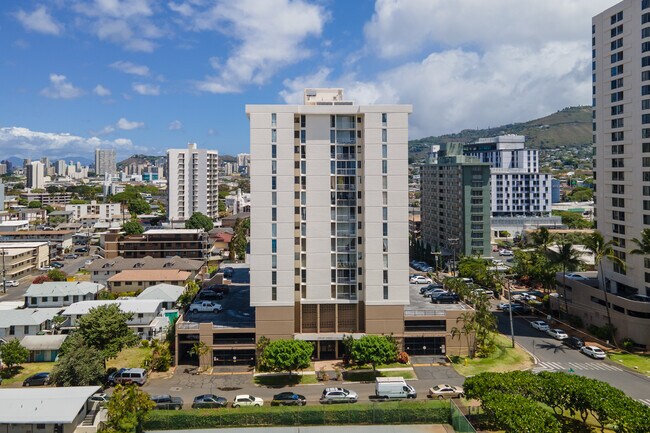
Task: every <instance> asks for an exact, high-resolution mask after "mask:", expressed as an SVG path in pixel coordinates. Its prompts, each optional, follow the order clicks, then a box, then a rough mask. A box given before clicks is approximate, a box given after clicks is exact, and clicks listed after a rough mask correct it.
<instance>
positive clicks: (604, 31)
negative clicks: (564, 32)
mask: <svg viewBox="0 0 650 433" xmlns="http://www.w3.org/2000/svg"><path fill="white" fill-rule="evenodd" d="M591 33H592V34H591V44H592V57H593V58H592V74H593V76H592V81H593V83H592V86H593V87H592V94H593V155H594V157H593V159H594V163H593V166H594V173H593V174H594V176H593V177H594V181H595V183H596V188H595V192H594V201H595V204H596V207H595V214H594V215H595V220H596V228H597V229H598V230H599V231H600V232H601V233H602V234H603V236H604V237H605V241H614V247H613V248H614V254H615V255H616V256H617V257H618V258H620V259H621V260H622V261H623V262H624V263H625V267H623V266H619V265H617V264H615V263H612V262H611V261H609V260H602V261H601V264H600V266H601V268H602V271H603V275H602V276H601V277H600V281H602V283H601V284H603V283H604V286H605V287H604V288H605V289H606V290H607V291H609V292H611V293H618V294H625V295H629V294H633V293H638V294H640V295H646V296H650V262H649V261H648V256H647V255H646V256H644V255H643V254H641V255H639V254H631V253H630V250H632V249H634V248H637V245H636V244H635V243H634V242H632V239H633V238H636V239H642V237H643V236H642V231H643V230H644V229H649V228H650V1H648V0H624V1H622V2H620V3H618V4H616V5H614V6H612V7H610V8H608V9H607V10H605V11H603V12H602V13H600V14H598V15H596V16H595V17H593V19H592V28H591ZM601 288H602V287H601ZM592 300H593V299H592ZM606 302H608V301H607V298H605V301H604V303H606ZM609 302H611V303H612V311H611V313H612V316H616V317H621V315H623V314H624V316H623V317H626V318H627V319H628V320H634V319H630V317H631V316H634V317H636V318H638V317H644V316H643V314H645V317H647V316H648V313H642V312H637V311H634V310H638V311H646V310H642V309H641V308H633V307H630V306H628V305H627V304H624V303H623V304H622V305H625V307H619V306H618V304H620V302H621V301H620V300H618V299H617V300H616V301H612V298H610V300H609ZM604 303H603V304H604ZM619 313H620V314H619ZM633 313H634V314H633ZM603 314H604V313H603ZM590 315H591V313H590ZM608 315H609V313H608ZM636 320H640V319H636ZM594 322H595V321H594ZM646 322H648V321H647V320H646ZM619 324H620V322H619V323H615V326H616V327H618V329H619V330H622V332H619V333H617V338H619V337H621V338H622V337H623V336H630V337H633V339H634V341H637V342H638V341H641V339H638V338H637V337H636V336H633V335H630V332H629V328H627V326H625V327H624V325H622V324H620V325H619ZM629 326H630V327H632V326H634V327H638V329H639V331H640V332H641V328H642V326H641V324H637V322H634V325H631V324H630V325H629ZM644 326H646V328H645V329H646V331H645V334H646V337H647V335H648V332H647V329H648V328H647V323H646V324H644ZM621 328H623V329H621ZM626 334H627V335H626ZM646 341H648V340H647V339H646Z"/></svg>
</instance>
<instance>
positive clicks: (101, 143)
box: [0, 126, 148, 158]
mask: <svg viewBox="0 0 650 433" xmlns="http://www.w3.org/2000/svg"><path fill="white" fill-rule="evenodd" d="M97 147H104V148H109V147H110V148H114V149H116V150H117V152H118V153H120V152H122V153H127V152H129V153H131V152H146V151H147V150H148V149H146V148H144V147H140V146H136V145H134V144H133V142H132V141H131V140H128V139H124V138H118V139H115V140H103V139H100V138H98V137H81V136H78V135H73V134H69V133H62V132H40V131H32V130H30V129H28V128H22V127H15V126H12V127H3V128H0V148H2V150H3V152H4V153H6V154H7V155H12V154H13V155H19V156H23V157H32V158H37V157H40V156H41V155H49V156H50V158H56V157H65V156H70V155H71V154H72V153H78V154H82V153H90V152H93V151H94V149H96V148H97Z"/></svg>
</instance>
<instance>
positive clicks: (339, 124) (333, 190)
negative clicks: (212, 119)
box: [246, 89, 412, 358]
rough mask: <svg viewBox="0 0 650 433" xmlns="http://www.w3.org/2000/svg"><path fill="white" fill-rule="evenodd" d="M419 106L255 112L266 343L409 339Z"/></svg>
mask: <svg viewBox="0 0 650 433" xmlns="http://www.w3.org/2000/svg"><path fill="white" fill-rule="evenodd" d="M411 111H412V107H411V106H410V105H355V104H353V103H352V102H349V101H345V100H344V99H343V90H342V89H307V90H305V101H304V105H247V106H246V113H247V115H248V117H249V119H250V140H251V163H250V169H251V178H250V179H251V202H252V203H254V206H251V254H250V265H251V305H253V306H255V307H256V322H257V324H256V328H257V334H258V337H259V336H260V335H265V336H267V337H269V338H297V339H303V340H308V341H313V342H314V343H315V345H316V352H315V356H317V357H319V358H321V357H329V356H335V355H339V356H340V354H341V341H340V340H341V335H342V334H343V333H347V334H350V333H363V332H365V333H370V334H382V333H384V334H391V333H392V334H393V335H395V336H396V337H398V338H399V336H400V335H403V332H404V305H407V304H408V303H409V292H408V290H409V286H408V253H409V245H408V149H407V146H408V144H407V143H408V115H409V113H410V112H411Z"/></svg>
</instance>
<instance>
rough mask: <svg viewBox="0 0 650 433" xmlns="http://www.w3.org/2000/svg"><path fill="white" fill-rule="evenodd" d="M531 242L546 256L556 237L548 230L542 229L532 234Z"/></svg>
mask: <svg viewBox="0 0 650 433" xmlns="http://www.w3.org/2000/svg"><path fill="white" fill-rule="evenodd" d="M530 240H531V242H532V244H533V245H534V246H535V247H536V248H537V249H538V250H539V251H540V252H542V253H543V254H546V253H547V252H548V249H549V247H550V246H551V244H552V243H553V241H555V235H553V234H552V233H551V232H550V231H549V230H548V228H546V227H541V228H539V229H538V230H536V231H534V232H533V233H531V235H530Z"/></svg>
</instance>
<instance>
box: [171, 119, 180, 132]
mask: <svg viewBox="0 0 650 433" xmlns="http://www.w3.org/2000/svg"><path fill="white" fill-rule="evenodd" d="M182 127H183V123H182V122H181V121H180V120H172V121H171V122H169V126H168V129H169V130H170V131H177V130H179V129H181V128H182Z"/></svg>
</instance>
